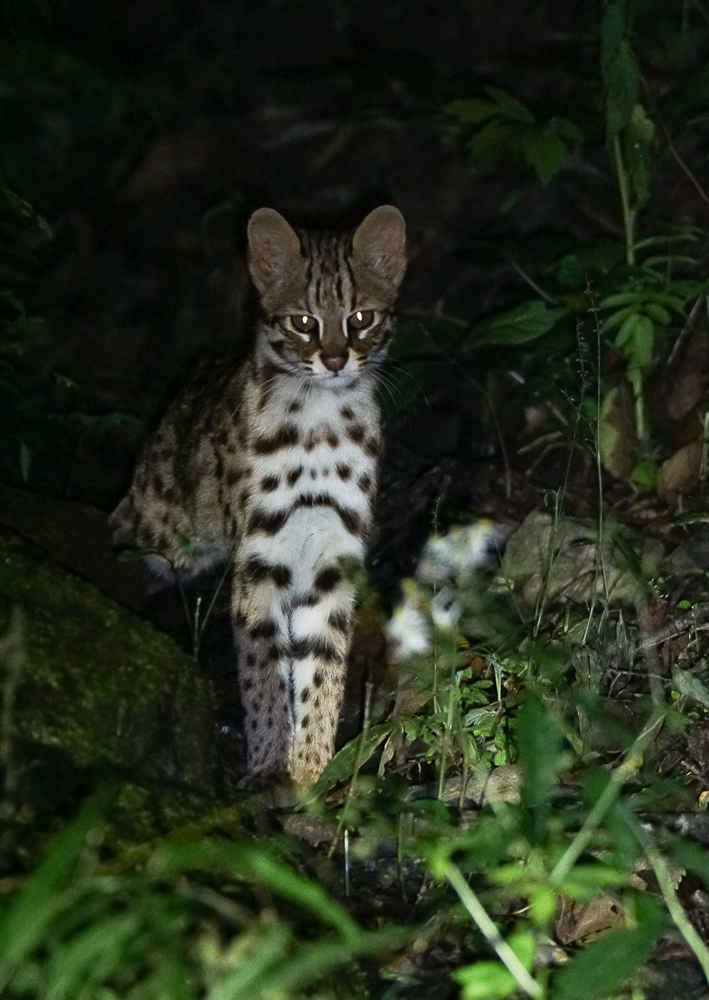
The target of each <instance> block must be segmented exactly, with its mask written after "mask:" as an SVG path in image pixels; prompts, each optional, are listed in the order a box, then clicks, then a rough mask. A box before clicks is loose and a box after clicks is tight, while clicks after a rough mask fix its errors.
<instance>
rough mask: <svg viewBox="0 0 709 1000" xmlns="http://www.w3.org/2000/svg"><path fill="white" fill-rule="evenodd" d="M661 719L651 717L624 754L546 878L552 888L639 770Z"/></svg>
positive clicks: (576, 857)
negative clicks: (622, 789)
mask: <svg viewBox="0 0 709 1000" xmlns="http://www.w3.org/2000/svg"><path fill="white" fill-rule="evenodd" d="M664 718H665V716H664V713H663V714H662V715H659V716H658V715H654V716H653V717H652V718H651V719H650V721H649V722H648V724H647V726H645V728H644V729H643V731H642V732H641V733H640V735H639V736H638V737H637V738H636V740H635V742H634V743H633V745H632V746H631V748H630V750H628V753H627V754H626V757H625V760H624V761H623V763H622V764H621V765H620V767H617V768H616V769H615V771H614V772H613V773H612V774H611V777H610V781H609V782H608V784H607V785H606V787H605V788H604V789H603V791H602V792H601V794H600V796H599V798H598V801H597V802H596V804H595V805H594V807H593V809H591V811H590V812H589V814H588V816H587V817H586V819H585V821H584V823H583V826H582V827H581V829H580V830H579V832H578V833H577V834H576V836H575V837H574V839H573V840H572V841H571V843H570V844H569V846H568V847H567V849H566V850H565V851H564V854H563V855H562V857H561V858H560V860H559V861H558V862H557V864H556V865H555V867H554V870H553V871H552V873H551V875H550V881H551V883H552V885H554V884H556V885H559V883H561V882H563V880H564V879H565V878H566V876H567V875H568V874H569V872H570V871H571V869H572V868H573V866H574V865H575V864H576V862H577V860H578V859H579V857H580V856H581V854H583V852H584V851H585V850H586V848H587V847H588V845H589V843H590V841H591V838H592V837H593V834H594V833H595V831H596V829H597V828H598V827H599V826H600V824H601V820H602V819H603V817H604V816H605V814H606V813H607V812H608V810H609V809H610V807H611V806H612V805H613V803H614V802H615V800H616V799H617V797H618V795H619V794H620V790H621V788H622V786H623V785H624V784H625V782H626V781H628V779H629V778H631V777H632V776H633V775H634V774H635V773H636V772H637V771H638V770H639V768H640V765H641V764H642V761H643V753H644V752H645V747H646V746H647V744H648V743H649V742H650V739H651V738H652V737H653V736H654V735H655V733H656V732H657V730H658V729H659V728H660V726H661V725H662V723H663V721H664Z"/></svg>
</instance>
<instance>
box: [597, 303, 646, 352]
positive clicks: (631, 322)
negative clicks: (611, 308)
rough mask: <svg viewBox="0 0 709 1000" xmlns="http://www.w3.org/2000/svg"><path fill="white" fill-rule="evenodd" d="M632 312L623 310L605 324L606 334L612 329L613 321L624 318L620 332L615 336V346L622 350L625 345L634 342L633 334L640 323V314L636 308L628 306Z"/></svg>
mask: <svg viewBox="0 0 709 1000" xmlns="http://www.w3.org/2000/svg"><path fill="white" fill-rule="evenodd" d="M627 308H628V309H630V310H631V312H627V310H625V309H621V310H620V311H619V312H617V313H615V315H613V316H611V317H610V319H609V320H608V321H607V322H606V323H604V324H603V329H604V331H605V332H607V331H608V330H611V329H612V321H613V320H616V319H617V318H618V317H624V318H623V320H622V322H621V324H620V328H619V330H618V332H617V333H616V335H615V340H614V341H613V343H614V345H615V346H616V347H617V348H618V349H620V348H622V347H625V345H626V344H627V343H628V342H629V341H630V340H632V338H633V334H634V333H635V327H636V326H637V325H638V323H639V322H640V313H639V312H636V310H635V306H628V307H627Z"/></svg>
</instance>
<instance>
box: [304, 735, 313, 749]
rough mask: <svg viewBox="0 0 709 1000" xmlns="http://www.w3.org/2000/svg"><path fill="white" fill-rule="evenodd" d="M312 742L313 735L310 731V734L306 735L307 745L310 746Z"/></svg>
mask: <svg viewBox="0 0 709 1000" xmlns="http://www.w3.org/2000/svg"><path fill="white" fill-rule="evenodd" d="M312 742H313V737H312V736H311V735H310V733H308V735H307V736H306V737H305V743H306V746H310V744H311V743H312Z"/></svg>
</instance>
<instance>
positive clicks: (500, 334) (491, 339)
mask: <svg viewBox="0 0 709 1000" xmlns="http://www.w3.org/2000/svg"><path fill="white" fill-rule="evenodd" d="M566 313H567V310H566V309H563V308H560V307H558V306H548V305H547V304H546V303H545V302H541V301H540V300H539V299H530V300H529V301H528V302H523V303H522V304H521V305H519V306H516V307H515V308H514V309H508V310H506V311H505V312H501V313H496V314H495V315H494V316H489V317H488V318H487V319H484V320H481V322H479V323H476V324H475V325H474V326H473V327H472V329H471V334H470V335H471V337H472V338H473V339H474V340H475V341H477V343H480V344H502V345H507V346H509V347H513V346H515V345H517V344H528V343H530V342H531V341H533V340H538V339H539V337H543V336H544V334H545V333H548V332H549V331H550V330H551V329H552V327H553V326H554V325H555V324H556V323H557V322H558V321H559V320H560V319H561V317H562V316H565V315H566Z"/></svg>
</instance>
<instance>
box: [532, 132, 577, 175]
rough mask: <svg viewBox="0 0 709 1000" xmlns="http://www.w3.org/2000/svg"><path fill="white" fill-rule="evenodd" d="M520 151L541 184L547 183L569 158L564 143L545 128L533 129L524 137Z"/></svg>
mask: <svg viewBox="0 0 709 1000" xmlns="http://www.w3.org/2000/svg"><path fill="white" fill-rule="evenodd" d="M522 153H523V155H524V158H525V160H526V161H527V163H528V164H529V165H530V167H532V168H533V169H534V171H535V173H536V175H537V177H538V178H539V180H540V181H541V182H542V184H548V183H549V181H550V180H551V179H552V177H554V175H555V174H558V173H559V171H560V170H562V169H563V168H564V167H565V166H566V163H567V161H568V159H569V151H568V149H567V147H566V145H565V143H564V142H563V141H562V140H561V139H560V138H559V136H558V135H556V134H555V133H554V132H551V131H548V130H546V129H539V130H537V129H535V130H534V131H533V132H530V133H529V134H528V135H527V136H526V137H524V138H523V139H522Z"/></svg>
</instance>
